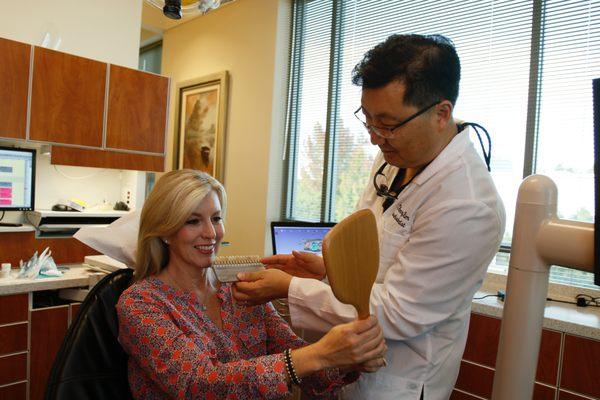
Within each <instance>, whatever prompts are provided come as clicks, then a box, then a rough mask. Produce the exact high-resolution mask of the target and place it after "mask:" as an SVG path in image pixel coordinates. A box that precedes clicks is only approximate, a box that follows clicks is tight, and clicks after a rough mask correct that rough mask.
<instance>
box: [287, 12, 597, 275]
mask: <svg viewBox="0 0 600 400" xmlns="http://www.w3.org/2000/svg"><path fill="white" fill-rule="evenodd" d="M294 7H295V10H296V11H295V15H296V16H301V18H295V22H294V24H295V29H296V30H298V28H299V27H300V28H301V30H302V35H300V36H301V37H302V38H303V39H302V40H303V41H302V40H295V41H294V46H293V52H292V60H300V62H298V63H295V62H294V61H293V62H292V64H293V65H295V69H294V71H295V72H294V73H295V74H296V75H292V76H291V80H290V81H291V84H292V86H293V85H294V84H295V85H297V86H298V88H297V90H295V92H293V93H292V91H290V93H291V96H290V102H291V103H290V104H291V107H290V113H293V112H294V110H295V112H297V115H296V116H295V117H293V118H296V119H297V120H298V121H297V123H296V124H295V125H294V124H290V125H289V127H290V129H289V135H290V140H289V143H290V146H289V150H290V153H289V154H290V161H289V164H288V167H289V170H290V174H289V181H288V186H287V188H288V190H287V196H288V203H287V204H288V206H287V207H286V215H285V216H286V217H287V218H290V219H303V220H312V221H315V220H322V221H339V220H340V219H342V218H344V217H345V216H346V215H348V214H350V213H351V212H352V210H353V208H354V206H355V204H356V201H357V200H358V197H359V195H360V193H361V192H362V190H363V189H364V187H365V185H368V184H370V183H369V182H367V180H368V176H369V171H370V168H371V164H372V161H373V159H374V156H375V154H376V153H377V150H378V149H377V148H376V147H375V146H372V145H371V144H370V143H369V136H368V134H367V132H366V131H365V130H364V128H363V127H362V125H361V124H360V123H359V122H358V121H357V120H355V118H354V116H353V111H354V110H356V109H357V108H358V106H359V105H360V88H359V87H355V86H353V85H352V84H351V72H352V69H353V68H354V66H355V65H356V64H357V63H358V62H359V61H360V60H361V59H362V56H363V55H364V53H365V52H366V51H367V50H369V49H370V48H372V47H373V46H374V45H376V44H377V43H379V42H381V41H383V40H385V38H387V37H388V36H389V35H391V34H396V33H398V34H403V33H419V34H435V33H437V34H442V35H445V36H447V37H449V38H450V39H452V40H453V42H454V43H455V46H456V49H457V52H458V54H459V57H460V60H461V68H462V74H461V75H462V78H461V84H460V93H459V97H458V101H457V104H456V108H455V110H454V115H455V118H457V119H460V120H465V121H470V122H477V123H479V124H481V125H483V126H485V127H486V128H487V129H488V131H489V132H490V134H491V137H492V144H493V146H492V177H493V179H494V181H495V184H496V186H497V188H498V191H499V192H500V195H501V197H502V199H503V201H504V204H505V207H506V211H507V216H506V221H507V227H506V231H505V237H504V240H503V245H505V246H509V245H510V242H511V239H512V225H513V220H514V208H515V203H516V196H517V191H518V187H519V184H520V182H521V180H522V179H523V177H524V176H527V175H529V174H531V173H535V172H539V173H544V174H546V175H549V176H550V177H552V179H554V180H555V181H556V182H557V184H558V185H559V186H560V187H561V190H560V192H559V193H560V198H559V212H560V214H561V216H562V217H565V218H573V219H578V220H583V221H591V220H592V218H593V213H594V210H593V201H594V198H593V153H592V146H591V144H592V112H591V107H592V102H591V101H592V100H591V79H592V78H593V77H599V76H600V70H599V68H600V39H599V37H600V19H599V18H600V17H599V13H600V11H599V9H600V3H598V2H597V1H596V2H594V1H591V0H569V1H565V0H544V1H541V0H535V1H520V0H512V1H510V0H509V1H491V0H490V1H480V0H477V1H474V0H469V1H404V0H402V1H400V0H396V1H373V0H370V1H367V0H344V1H332V0H308V1H306V0H296V1H295V2H294ZM294 82H296V83H294ZM290 118H292V117H290ZM474 140H475V142H476V139H474ZM477 147H478V146H476V148H477ZM499 259H503V260H504V263H505V261H506V257H504V256H501V257H499ZM500 264H502V262H500ZM503 268H505V267H503ZM579 274H581V273H579ZM585 279H588V278H584V280H585Z"/></svg>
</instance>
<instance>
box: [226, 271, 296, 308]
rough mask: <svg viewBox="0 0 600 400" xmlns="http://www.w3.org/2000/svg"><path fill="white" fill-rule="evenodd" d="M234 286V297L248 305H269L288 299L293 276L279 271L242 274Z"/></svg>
mask: <svg viewBox="0 0 600 400" xmlns="http://www.w3.org/2000/svg"><path fill="white" fill-rule="evenodd" d="M238 279H239V280H240V281H239V282H236V283H234V284H233V286H232V293H233V297H234V298H235V299H236V300H237V301H239V302H241V303H243V304H248V305H256V304H263V303H267V302H269V301H271V300H274V299H280V298H284V297H287V295H288V290H289V288H290V282H291V280H292V276H291V275H289V274H286V273H285V272H283V271H280V270H278V269H268V270H264V271H256V272H241V273H239V274H238Z"/></svg>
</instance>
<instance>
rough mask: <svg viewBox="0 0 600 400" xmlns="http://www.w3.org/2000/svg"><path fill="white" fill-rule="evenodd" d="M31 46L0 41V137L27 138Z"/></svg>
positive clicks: (4, 40)
mask: <svg viewBox="0 0 600 400" xmlns="http://www.w3.org/2000/svg"><path fill="white" fill-rule="evenodd" d="M30 55H31V46H29V45H26V44H24V43H19V42H15V41H12V40H8V39H3V38H0V110H2V118H1V119H0V137H6V138H16V139H25V137H26V136H25V135H26V131H25V129H26V127H27V95H28V90H29V65H30Z"/></svg>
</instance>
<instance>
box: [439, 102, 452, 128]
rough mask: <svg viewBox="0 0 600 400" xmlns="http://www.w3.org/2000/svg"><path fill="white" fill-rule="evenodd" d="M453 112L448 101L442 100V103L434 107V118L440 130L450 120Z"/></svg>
mask: <svg viewBox="0 0 600 400" xmlns="http://www.w3.org/2000/svg"><path fill="white" fill-rule="evenodd" d="M453 110H454V106H453V105H452V103H451V102H449V101H448V100H442V102H441V103H440V104H438V105H437V106H436V116H437V121H438V123H439V124H440V128H442V127H445V126H446V125H447V124H448V122H449V121H450V120H451V119H452V111H453Z"/></svg>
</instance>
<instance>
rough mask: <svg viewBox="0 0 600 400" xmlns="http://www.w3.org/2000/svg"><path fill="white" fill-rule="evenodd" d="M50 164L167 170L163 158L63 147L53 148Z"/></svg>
mask: <svg viewBox="0 0 600 400" xmlns="http://www.w3.org/2000/svg"><path fill="white" fill-rule="evenodd" d="M50 162H51V163H52V164H58V165H76V166H81V167H98V168H115V169H132V170H136V171H155V172H162V171H164V170H165V158H164V157H163V156H150V155H145V154H128V153H119V152H115V151H105V150H93V149H77V148H73V147H62V146H52V156H51V161H50Z"/></svg>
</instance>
